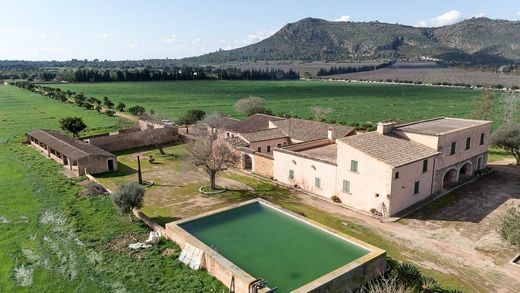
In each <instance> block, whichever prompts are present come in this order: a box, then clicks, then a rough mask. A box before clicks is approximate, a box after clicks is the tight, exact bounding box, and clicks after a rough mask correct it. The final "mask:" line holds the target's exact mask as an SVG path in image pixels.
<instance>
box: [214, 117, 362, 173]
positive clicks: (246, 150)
mask: <svg viewBox="0 0 520 293" xmlns="http://www.w3.org/2000/svg"><path fill="white" fill-rule="evenodd" d="M354 134H356V130H355V129H354V128H353V127H350V126H344V125H337V124H329V123H323V122H316V121H310V120H304V119H298V118H282V117H276V116H272V115H265V114H255V115H252V116H250V117H249V118H247V119H245V120H236V119H230V118H225V119H224V122H223V123H222V126H221V127H220V129H219V132H218V136H219V137H222V138H225V139H226V140H228V141H229V142H230V143H231V144H232V145H233V146H235V147H236V148H237V149H238V150H240V151H241V152H242V156H241V163H240V166H241V168H242V169H244V170H248V171H252V172H254V173H256V174H259V175H262V176H265V177H273V150H274V149H275V148H281V147H285V146H290V145H293V144H298V143H305V142H320V143H329V144H330V143H333V141H334V140H335V139H337V138H342V137H346V136H349V135H354Z"/></svg>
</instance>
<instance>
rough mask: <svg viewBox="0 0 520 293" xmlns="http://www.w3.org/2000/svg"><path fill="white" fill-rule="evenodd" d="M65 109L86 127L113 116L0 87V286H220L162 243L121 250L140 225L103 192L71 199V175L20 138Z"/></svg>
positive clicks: (94, 129) (52, 124) (95, 128)
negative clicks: (146, 247)
mask: <svg viewBox="0 0 520 293" xmlns="http://www.w3.org/2000/svg"><path fill="white" fill-rule="evenodd" d="M69 115H75V116H80V117H82V118H83V119H84V121H85V122H86V124H87V125H88V126H89V133H98V132H103V131H107V130H111V129H113V128H114V125H115V124H116V120H117V119H116V118H110V117H108V116H106V115H102V114H98V113H96V112H94V111H86V110H84V109H82V108H79V107H74V106H72V105H69V104H64V103H60V102H57V101H54V100H51V99H49V98H46V97H43V96H40V95H36V94H32V93H30V92H28V91H23V90H21V89H17V88H15V87H8V86H0V186H1V191H2V192H1V193H0V235H1V236H0V259H1V260H2V262H1V263H0V292H159V291H162V292H223V290H224V288H225V287H224V286H223V285H222V284H221V283H220V282H218V281H217V280H215V279H214V278H212V277H210V276H209V275H207V274H206V273H205V272H200V271H193V270H191V269H189V268H187V267H186V266H184V265H183V264H181V263H180V262H179V261H178V260H177V257H178V255H179V248H178V247H177V246H176V245H175V244H173V243H172V242H170V241H163V242H161V243H160V244H159V245H157V246H155V247H153V248H152V249H149V250H146V251H138V252H135V251H129V250H128V249H127V248H126V247H127V245H128V243H129V242H130V243H131V242H135V239H133V238H137V239H140V240H143V237H144V239H146V237H147V232H148V228H147V227H145V226H143V224H141V223H140V222H134V223H132V222H130V220H129V217H127V216H123V215H119V214H118V213H116V212H115V209H114V207H113V205H112V203H111V200H110V198H109V197H106V196H101V197H94V198H78V197H77V196H76V194H77V192H78V191H79V190H80V189H81V187H80V186H79V185H78V184H77V182H78V180H77V179H74V180H72V179H67V178H65V177H64V176H62V175H61V171H62V168H61V167H60V166H59V165H57V164H56V163H55V162H54V161H51V160H49V159H46V158H45V157H44V156H42V155H40V154H38V152H37V151H36V150H34V149H33V148H31V147H28V146H24V145H22V144H21V142H22V140H23V138H24V133H25V132H27V131H29V130H32V129H35V128H52V129H57V128H58V122H57V121H58V120H59V119H60V118H62V117H64V116H69Z"/></svg>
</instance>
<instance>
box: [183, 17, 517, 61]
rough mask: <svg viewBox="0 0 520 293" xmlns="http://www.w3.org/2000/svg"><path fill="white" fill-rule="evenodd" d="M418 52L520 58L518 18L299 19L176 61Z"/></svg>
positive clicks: (457, 56) (383, 55)
mask: <svg viewBox="0 0 520 293" xmlns="http://www.w3.org/2000/svg"><path fill="white" fill-rule="evenodd" d="M421 56H425V57H431V58H438V59H442V60H445V61H451V62H464V63H470V64H507V63H512V62H518V61H520V21H508V20H493V19H489V18H485V17H481V18H471V19H468V20H464V21H462V22H459V23H456V24H452V25H448V26H443V27H437V28H419V27H413V26H407V25H400V24H389V23H381V22H377V21H376V22H332V21H326V20H323V19H315V18H305V19H302V20H300V21H297V22H295V23H290V24H287V25H285V26H284V27H283V28H282V29H280V30H279V31H278V32H276V33H275V34H274V35H272V36H271V37H269V38H267V39H265V40H263V41H260V42H258V43H256V44H252V45H249V46H246V47H242V48H238V49H234V50H229V51H224V50H220V51H218V52H214V53H209V54H205V55H202V56H199V57H191V58H185V59H181V62H183V63H193V64H216V63H230V62H256V61H264V60H265V61H271V60H302V61H344V60H374V59H381V58H400V59H417V58H420V57H421Z"/></svg>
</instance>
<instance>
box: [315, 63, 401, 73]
mask: <svg viewBox="0 0 520 293" xmlns="http://www.w3.org/2000/svg"><path fill="white" fill-rule="evenodd" d="M394 63H395V61H389V62H384V63H381V64H378V65H363V66H332V67H330V68H329V69H325V68H320V70H318V73H317V74H316V75H317V76H327V75H335V74H345V73H354V72H363V71H372V70H378V69H381V68H385V67H388V66H390V65H392V64H394Z"/></svg>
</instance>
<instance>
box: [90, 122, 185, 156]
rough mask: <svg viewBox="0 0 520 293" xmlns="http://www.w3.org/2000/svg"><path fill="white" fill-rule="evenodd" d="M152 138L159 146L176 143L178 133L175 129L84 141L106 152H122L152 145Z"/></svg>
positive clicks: (101, 137)
mask: <svg viewBox="0 0 520 293" xmlns="http://www.w3.org/2000/svg"><path fill="white" fill-rule="evenodd" d="M152 135H153V136H157V137H158V140H159V143H160V144H167V143H171V142H174V141H177V139H178V137H179V133H178V130H177V128H176V127H165V128H159V129H152V130H145V131H136V132H130V133H122V134H116V135H105V136H96V137H90V138H87V139H85V141H86V142H88V143H90V144H92V145H95V146H97V147H99V148H102V149H104V150H106V151H108V152H117V151H124V150H129V149H134V148H139V147H146V146H151V145H153V144H154V142H153V139H152V138H151V137H152Z"/></svg>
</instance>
